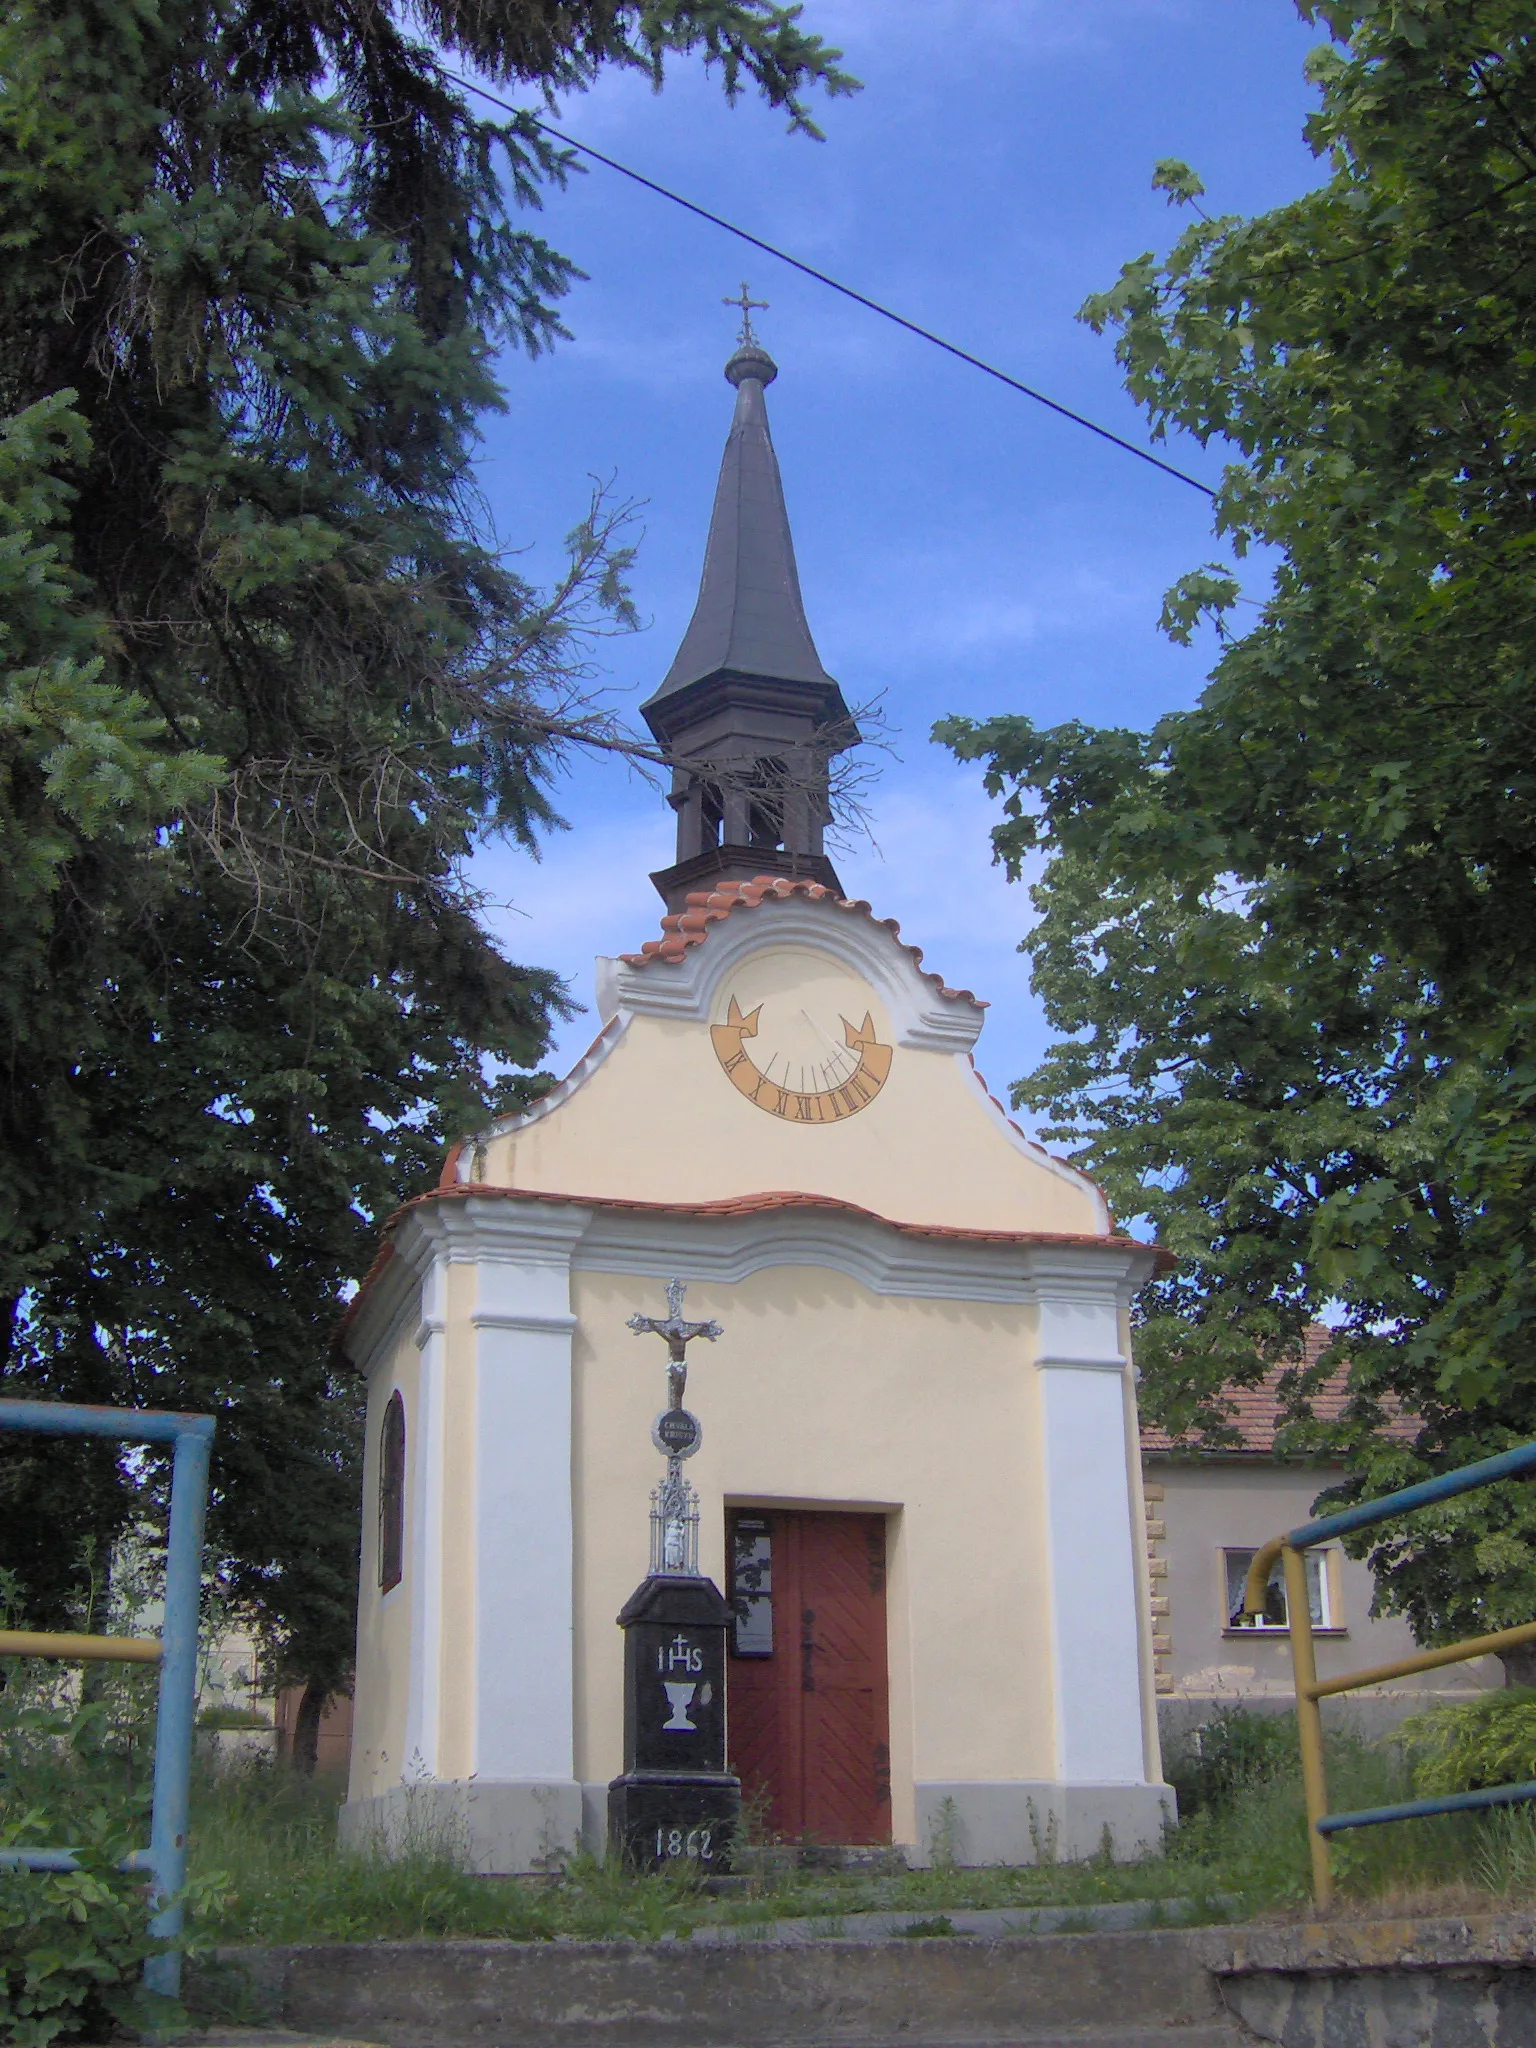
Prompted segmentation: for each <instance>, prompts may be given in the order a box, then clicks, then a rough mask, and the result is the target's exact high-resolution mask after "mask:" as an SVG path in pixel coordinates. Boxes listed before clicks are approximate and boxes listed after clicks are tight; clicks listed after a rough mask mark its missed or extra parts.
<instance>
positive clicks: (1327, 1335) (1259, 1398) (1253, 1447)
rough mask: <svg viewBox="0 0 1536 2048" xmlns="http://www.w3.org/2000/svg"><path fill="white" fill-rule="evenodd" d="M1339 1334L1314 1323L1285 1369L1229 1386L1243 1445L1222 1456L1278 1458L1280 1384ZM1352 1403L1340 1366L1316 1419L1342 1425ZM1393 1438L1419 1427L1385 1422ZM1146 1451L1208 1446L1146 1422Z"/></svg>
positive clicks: (1231, 1418) (1315, 1403)
mask: <svg viewBox="0 0 1536 2048" xmlns="http://www.w3.org/2000/svg"><path fill="white" fill-rule="evenodd" d="M1333 1335H1334V1333H1333V1331H1332V1330H1330V1329H1329V1328H1328V1326H1327V1324H1326V1323H1309V1324H1308V1325H1307V1330H1306V1334H1305V1336H1304V1337H1303V1338H1302V1343H1301V1350H1300V1352H1299V1353H1298V1354H1297V1356H1296V1357H1295V1358H1293V1359H1291V1360H1290V1361H1289V1362H1288V1363H1286V1364H1284V1365H1277V1366H1274V1367H1273V1368H1272V1369H1271V1370H1270V1371H1269V1372H1267V1373H1265V1375H1264V1377H1263V1378H1262V1379H1261V1380H1256V1381H1255V1382H1254V1384H1253V1385H1252V1386H1246V1387H1228V1388H1227V1389H1226V1392H1225V1395H1224V1397H1223V1399H1222V1403H1221V1406H1222V1407H1223V1408H1224V1409H1225V1411H1226V1418H1227V1421H1228V1422H1229V1424H1230V1425H1231V1427H1232V1428H1233V1429H1234V1430H1235V1431H1236V1432H1237V1435H1238V1438H1239V1441H1238V1442H1237V1443H1236V1444H1226V1445H1222V1446H1220V1447H1218V1449H1217V1452H1216V1455H1218V1456H1226V1457H1234V1456H1235V1457H1241V1456H1244V1455H1246V1456H1249V1457H1273V1456H1274V1451H1275V1439H1276V1437H1277V1436H1278V1435H1279V1433H1280V1431H1281V1429H1282V1428H1283V1427H1284V1425H1285V1423H1286V1421H1287V1420H1288V1418H1287V1415H1286V1412H1285V1403H1284V1401H1283V1400H1282V1398H1281V1394H1280V1382H1281V1379H1282V1378H1283V1377H1284V1375H1285V1374H1286V1373H1289V1372H1295V1371H1297V1370H1302V1371H1304V1370H1306V1369H1307V1368H1308V1367H1309V1366H1314V1365H1316V1363H1317V1361H1318V1360H1319V1358H1321V1357H1322V1355H1323V1353H1324V1351H1325V1350H1326V1349H1327V1348H1328V1346H1329V1344H1331V1343H1332V1341H1333ZM1348 1399H1349V1366H1348V1363H1347V1362H1346V1363H1345V1364H1343V1365H1340V1366H1335V1368H1334V1369H1333V1371H1332V1372H1330V1373H1329V1374H1328V1376H1327V1378H1326V1379H1324V1380H1323V1381H1322V1383H1321V1385H1320V1386H1318V1388H1317V1389H1316V1390H1315V1392H1313V1393H1312V1394H1311V1395H1310V1396H1309V1399H1308V1405H1309V1406H1310V1408H1311V1411H1312V1416H1313V1419H1314V1420H1315V1421H1317V1422H1320V1423H1323V1424H1325V1425H1326V1424H1328V1423H1330V1422H1337V1421H1338V1419H1339V1417H1340V1416H1341V1415H1342V1414H1343V1412H1344V1405H1345V1403H1346V1401H1347V1400H1348ZM1385 1432H1386V1434H1388V1435H1390V1436H1396V1437H1403V1438H1410V1439H1411V1438H1412V1436H1413V1435H1414V1433H1415V1432H1414V1426H1413V1423H1412V1422H1411V1420H1410V1419H1409V1418H1408V1417H1406V1416H1402V1415H1398V1416H1395V1417H1393V1418H1391V1419H1390V1420H1389V1421H1388V1422H1387V1423H1386V1424H1385ZM1141 1448H1142V1451H1143V1452H1144V1453H1146V1454H1149V1455H1153V1456H1155V1455H1156V1454H1157V1453H1158V1452H1160V1451H1161V1452H1171V1451H1198V1450H1201V1449H1203V1448H1205V1447H1204V1446H1203V1445H1202V1444H1201V1443H1200V1440H1199V1438H1198V1437H1196V1436H1179V1437H1175V1436H1170V1435H1169V1433H1168V1431H1167V1430H1165V1429H1162V1428H1160V1427H1159V1426H1158V1425H1157V1424H1156V1423H1151V1422H1143V1423H1142V1425H1141Z"/></svg>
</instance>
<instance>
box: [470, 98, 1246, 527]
mask: <svg viewBox="0 0 1536 2048" xmlns="http://www.w3.org/2000/svg"><path fill="white" fill-rule="evenodd" d="M443 75H444V77H446V78H451V79H452V80H453V82H454V84H455V85H462V86H463V87H464V88H465V90H466V91H468V92H473V93H478V94H479V95H480V97H481V99H483V100H488V101H489V102H490V104H491V105H492V106H493V107H499V108H500V109H501V110H502V112H503V113H505V114H516V115H518V116H519V117H520V118H521V119H523V120H527V121H531V122H532V123H533V125H534V127H535V128H537V129H539V130H541V131H542V133H544V134H545V135H548V136H551V137H552V138H553V139H554V140H555V141H556V142H558V143H560V144H561V146H562V147H563V148H565V149H574V150H576V151H578V152H579V153H580V154H581V155H582V156H589V157H591V158H592V160H593V162H594V163H599V164H602V165H604V166H605V167H606V168H607V169H608V170H610V171H617V172H618V173H619V175H620V177H622V178H629V179H631V180H632V181H633V183H635V184H636V185H643V186H644V187H645V189H646V191H647V192H654V193H655V194H656V195H657V197H658V198H661V199H670V200H671V202H672V204H673V205H674V206H681V207H682V208H684V210H685V211H686V212H688V213H692V214H696V215H697V216H698V218H699V219H700V220H707V221H708V222H709V224H710V225H711V227H717V228H723V229H724V230H725V232H726V233H727V234H728V235H735V236H736V238H737V239H738V241H742V242H748V243H750V244H751V246H752V247H753V248H754V249H761V250H762V252H763V254H764V255H765V256H772V257H774V258H775V259H776V260H777V261H778V262H780V263H787V264H788V265H789V267H790V269H791V270H798V271H799V272H800V273H801V275H802V276H804V277H809V278H814V279H815V281H816V283H817V284H824V285H825V286H826V287H827V289H828V290H829V291H834V292H840V293H841V294H842V296H843V297H844V298H845V299H852V300H853V302H854V304H855V305H857V306H863V307H865V308H866V309H867V310H868V311H869V312H871V313H878V314H879V315H880V317H881V319H882V320H889V321H892V322H893V323H894V324H895V325H896V326H897V327H904V328H905V329H906V330H907V332H908V334H915V335H916V336H917V337H918V339H919V340H920V341H929V342H932V344H933V346H934V347H935V348H941V349H943V350H944V352H945V354H946V355H951V356H955V357H957V358H958V360H959V361H960V362H962V363H969V364H970V366H971V368H972V369H973V370H981V371H983V372H984V373H985V375H987V376H988V377H995V378H996V379H997V381H998V383H999V384H1006V385H1007V386H1008V388H1009V390H1010V391H1017V392H1019V393H1020V394H1021V395H1022V396H1023V397H1025V398H1032V399H1033V400H1034V401H1035V403H1036V405H1043V406H1047V407H1048V408H1049V409H1050V410H1051V411H1052V412H1054V413H1059V414H1060V415H1061V417H1062V418H1063V419H1066V420H1071V422H1072V423H1073V425H1074V426H1078V427H1086V428H1087V429H1088V431H1089V433H1090V434H1097V435H1098V437H1099V439H1100V440H1101V441H1109V442H1111V443H1112V444H1113V445H1114V446H1115V447H1116V448H1123V449H1124V450H1125V452H1126V454H1127V455H1134V456H1135V457H1136V458H1137V459H1138V461H1141V462H1149V463H1150V464H1151V465H1152V467H1153V468H1154V469H1160V470H1162V472H1163V473H1164V475H1165V476H1171V477H1176V478H1177V479H1178V481H1179V482H1180V483H1181V484H1188V485H1189V486H1190V488H1191V490H1196V491H1201V492H1203V493H1204V495H1205V496H1206V497H1207V498H1212V499H1214V498H1215V496H1216V493H1215V492H1214V491H1213V490H1212V489H1211V487H1210V485H1209V484H1203V483H1201V481H1200V479H1199V478H1198V477H1196V476H1190V475H1189V473H1188V472H1187V471H1186V470H1182V469H1176V468H1175V467H1174V465H1173V464H1172V463H1171V462H1164V461H1163V459H1162V457H1161V456H1160V455H1153V454H1152V453H1151V452H1150V450H1148V449H1146V448H1138V447H1137V446H1136V443H1135V442H1134V441H1127V440H1124V439H1123V438H1122V437H1121V436H1120V435H1119V434H1115V433H1111V431H1110V429H1109V428H1108V427H1101V426H1100V425H1099V423H1098V421H1097V420H1090V419H1088V418H1086V417H1085V416H1084V415H1083V414H1082V413H1080V412H1074V411H1073V410H1072V408H1071V407H1070V406H1069V405H1061V404H1059V403H1058V402H1057V400H1056V399H1054V398H1047V397H1046V395H1045V393H1044V392H1043V391H1036V390H1035V389H1034V387H1033V386H1032V385H1029V384H1023V383H1021V382H1020V381H1019V379H1018V378H1017V377H1010V376H1009V374H1008V372H1007V371H1006V370H1000V369H998V367H997V366H996V364H995V363H988V362H984V361H983V360H982V358H981V357H980V356H973V355H972V354H971V353H970V351H969V350H968V349H963V348H960V347H959V346H958V345H957V344H956V343H955V342H952V341H946V340H945V339H944V337H943V335H942V334H935V333H934V332H933V331H932V330H931V329H930V328H927V327H919V325H918V324H917V322H916V321H915V320H909V319H907V317H906V316H905V314H903V313H897V312H893V311H892V309H891V308H890V307H889V306H882V305H881V304H880V302H879V300H878V299H871V298H867V297H866V296H865V295H864V293H863V292H856V291H855V290H854V289H853V286H852V285H848V284H841V283H839V281H838V280H837V279H836V278H835V277H829V276H828V275H827V273H826V272H825V271H824V270H817V269H815V268H814V267H813V266H812V265H811V264H809V263H802V262H801V260H800V258H799V257H798V256H791V255H790V254H789V252H788V250H786V249H779V248H776V247H775V246H774V244H773V243H772V242H765V241H764V240H763V239H762V237H761V236H760V235H753V234H749V233H748V232H747V230H746V229H745V228H739V227H737V225H736V223H735V222H734V221H729V220H725V219H723V218H722V217H721V215H719V214H718V213H711V212H710V211H709V208H708V207H707V206H698V205H696V204H695V203H694V201H693V200H691V199H685V198H684V197H683V195H682V194H681V192H673V191H671V190H669V189H668V187H667V186H665V185H658V184H657V182H656V180H655V179H654V178H647V177H645V176H643V175H642V174H641V173H640V172H639V171H632V170H631V169H630V168H629V166H628V164H621V163H620V162H619V161H618V159H617V158H616V157H611V156H604V154H603V152H602V151H601V150H600V149H594V148H593V147H592V145H591V144H590V143H588V142H578V141H577V140H576V138H575V137H574V136H573V135H563V134H562V133H561V132H560V130H559V129H558V128H552V127H551V126H550V125H549V123H548V122H547V121H541V120H539V119H538V117H537V116H536V115H533V114H530V113H529V112H528V110H527V108H525V107H515V106H513V105H512V103H511V102H510V100H503V99H498V98H497V96H496V94H495V93H493V92H487V91H486V89H485V87H484V86H483V85H476V84H475V82H474V80H473V79H472V78H461V77H460V76H459V74H458V73H457V72H456V71H447V72H445V73H444V74H443Z"/></svg>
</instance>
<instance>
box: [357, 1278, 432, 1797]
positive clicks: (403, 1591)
mask: <svg viewBox="0 0 1536 2048" xmlns="http://www.w3.org/2000/svg"><path fill="white" fill-rule="evenodd" d="M420 1363H421V1359H420V1353H419V1352H418V1351H417V1348H416V1341H415V1318H414V1317H410V1318H408V1319H407V1320H406V1322H405V1326H404V1327H402V1328H401V1329H400V1330H399V1333H398V1335H397V1336H396V1337H395V1339H394V1342H393V1343H392V1344H391V1345H390V1347H389V1349H388V1351H387V1352H386V1354H385V1355H384V1357H383V1358H382V1359H381V1360H380V1361H379V1362H378V1364H377V1366H376V1368H375V1370H374V1372H373V1375H372V1377H371V1379H370V1381H369V1385H368V1416H367V1424H366V1429H367V1434H366V1436H365V1439H364V1443H363V1518H362V1522H363V1526H362V1557H361V1564H360V1583H359V1588H358V1612H357V1675H356V1682H355V1692H354V1708H353V1719H352V1754H351V1762H350V1765H349V1771H348V1784H347V1797H348V1798H349V1799H366V1798H368V1797H370V1796H371V1795H372V1794H373V1793H375V1792H381V1791H383V1790H384V1789H385V1788H386V1787H387V1786H389V1785H395V1784H398V1783H399V1781H400V1774H401V1769H402V1766H403V1765H404V1763H405V1712H406V1692H407V1687H408V1683H409V1671H410V1636H411V1609H410V1600H411V1574H412V1571H413V1569H414V1568H415V1566H414V1560H413V1559H412V1557H411V1556H410V1550H409V1544H407V1552H406V1559H405V1576H404V1577H403V1578H402V1579H401V1581H400V1583H399V1585H398V1586H394V1587H392V1588H391V1589H390V1591H389V1592H388V1593H383V1594H381V1593H380V1591H379V1431H380V1428H381V1426H382V1424H383V1420H384V1409H385V1406H386V1404H387V1403H388V1400H389V1397H390V1395H391V1394H392V1393H394V1392H395V1391H396V1390H397V1389H398V1390H399V1393H400V1398H401V1400H402V1401H403V1402H404V1403H405V1485H406V1526H407V1529H409V1526H410V1501H411V1497H412V1492H413V1489H414V1488H415V1486H416V1484H417V1482H418V1478H419V1471H418V1465H419V1456H420V1431H419V1428H418V1427H417V1424H418V1418H419V1392H420Z"/></svg>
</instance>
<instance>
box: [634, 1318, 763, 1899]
mask: <svg viewBox="0 0 1536 2048" xmlns="http://www.w3.org/2000/svg"><path fill="white" fill-rule="evenodd" d="M686 1292H687V1290H686V1289H685V1288H684V1286H683V1283H682V1282H681V1281H680V1280H673V1281H671V1282H669V1283H668V1286H667V1314H666V1315H665V1316H646V1315H638V1314H636V1315H632V1316H631V1317H630V1318H629V1328H630V1329H631V1330H633V1331H634V1332H635V1334H636V1336H639V1337H648V1336H657V1337H662V1338H664V1339H665V1340H666V1345H667V1406H666V1407H665V1408H664V1409H663V1410H662V1411H661V1413H660V1414H659V1415H658V1416H657V1417H656V1420H655V1422H654V1423H653V1424H652V1427H651V1441H652V1442H653V1443H654V1444H655V1446H656V1448H657V1449H658V1450H659V1451H660V1452H661V1453H662V1455H663V1456H664V1457H665V1458H666V1461H667V1475H666V1477H665V1479H663V1480H662V1481H661V1483H660V1485H658V1486H657V1487H655V1488H654V1489H653V1491H652V1494H651V1565H650V1571H649V1573H648V1575H647V1576H646V1578H645V1579H644V1580H643V1581H642V1583H641V1584H640V1585H639V1586H638V1587H637V1588H636V1590H635V1592H634V1593H633V1594H631V1596H630V1598H629V1599H628V1600H627V1601H626V1602H625V1605H624V1607H623V1610H622V1611H621V1613H620V1615H619V1627H620V1628H621V1629H623V1631H624V1770H623V1773H622V1775H621V1776H619V1777H617V1778H615V1779H614V1780H613V1783H612V1784H611V1785H610V1786H609V1788H608V1836H609V1841H610V1844H611V1845H612V1847H613V1849H614V1851H615V1853H616V1854H619V1855H622V1856H623V1857H624V1858H625V1859H626V1860H627V1861H628V1862H630V1863H632V1864H635V1865H637V1866H639V1867H641V1868H644V1869H659V1868H660V1867H661V1866H662V1865H664V1864H667V1863H673V1862H678V1861H688V1862H694V1863H696V1864H698V1866H699V1867H700V1868H701V1869H703V1870H705V1871H709V1870H721V1869H724V1868H726V1867H727V1866H728V1864H729V1861H730V1852H731V1846H732V1839H733V1837H734V1834H735V1831H736V1827H737V1824H738V1821H739V1819H740V1814H741V1781H740V1779H739V1778H736V1777H734V1776H733V1775H732V1774H731V1773H730V1772H728V1771H727V1770H726V1766H725V1639H726V1631H727V1630H728V1629H729V1627H730V1624H731V1610H730V1607H729V1606H728V1605H727V1603H726V1601H725V1599H724V1597H723V1596H722V1595H721V1593H720V1590H719V1588H718V1587H717V1586H716V1585H715V1583H714V1582H713V1580H711V1579H707V1578H704V1577H703V1576H702V1575H701V1574H700V1571H699V1503H698V1497H697V1495H696V1494H695V1493H694V1490H693V1488H692V1487H691V1486H690V1485H689V1484H688V1481H687V1480H686V1479H685V1478H684V1477H683V1460H684V1459H685V1458H691V1457H692V1456H693V1454H694V1453H695V1452H696V1451H697V1450H698V1448H699V1445H700V1444H701V1443H702V1442H703V1440H704V1432H703V1429H702V1427H701V1426H700V1423H699V1419H698V1417H697V1416H696V1415H692V1414H690V1413H689V1411H688V1410H687V1409H686V1408H685V1407H684V1406H683V1393H684V1390H685V1389H686V1387H687V1384H688V1346H689V1345H690V1344H692V1343H693V1342H694V1341H695V1340H696V1339H698V1338H700V1337H704V1338H707V1339H708V1341H709V1342H710V1343H711V1344H712V1343H713V1342H714V1341H715V1339H716V1338H717V1337H719V1336H720V1335H721V1334H722V1332H721V1329H720V1325H719V1324H718V1323H716V1322H701V1323H690V1322H688V1321H686V1320H685V1319H684V1316H683V1296H684V1294H685V1293H686Z"/></svg>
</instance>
